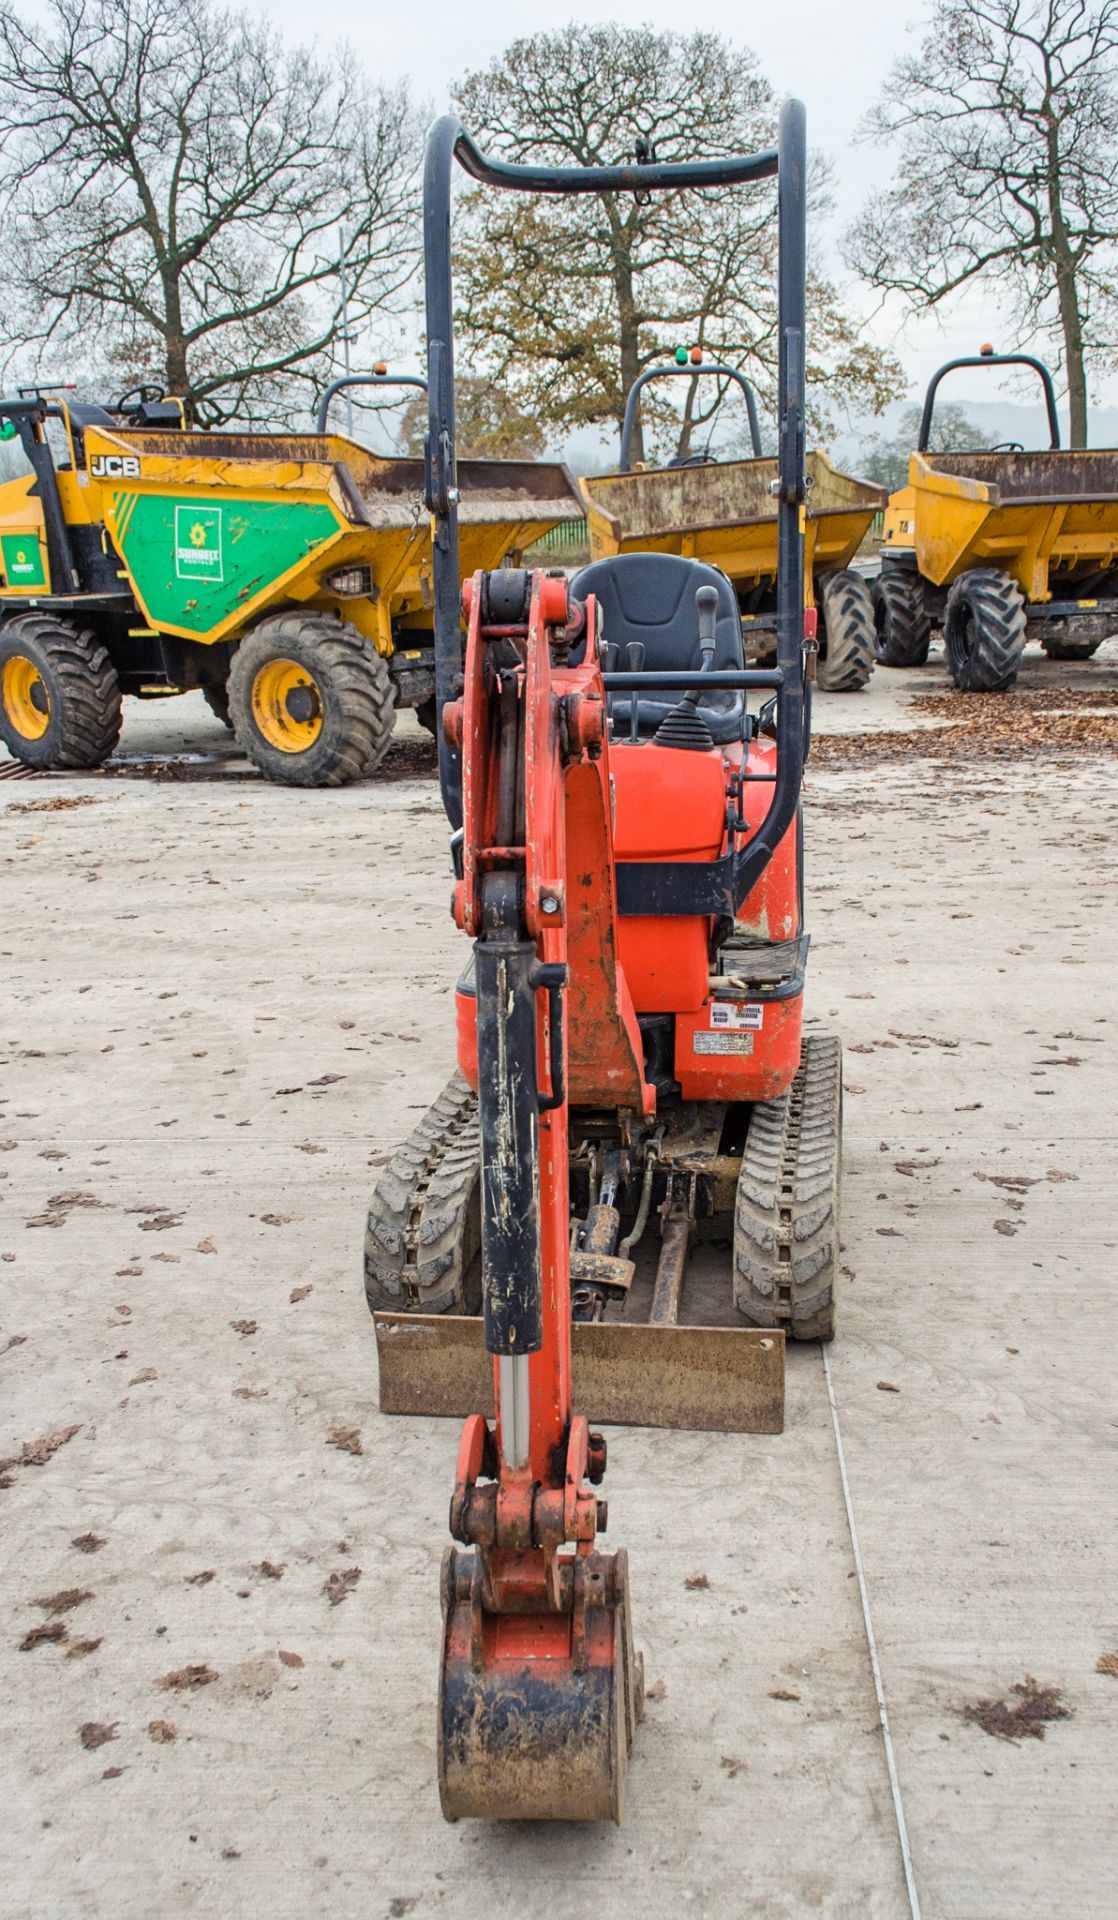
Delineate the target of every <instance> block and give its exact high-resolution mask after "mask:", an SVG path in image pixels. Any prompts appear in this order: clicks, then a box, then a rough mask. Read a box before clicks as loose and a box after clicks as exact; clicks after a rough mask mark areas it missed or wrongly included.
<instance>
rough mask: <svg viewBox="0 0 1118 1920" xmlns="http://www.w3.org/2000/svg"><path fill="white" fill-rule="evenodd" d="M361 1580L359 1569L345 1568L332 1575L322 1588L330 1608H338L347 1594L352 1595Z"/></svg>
mask: <svg viewBox="0 0 1118 1920" xmlns="http://www.w3.org/2000/svg"><path fill="white" fill-rule="evenodd" d="M360 1578H361V1569H360V1567H346V1568H345V1569H344V1570H342V1569H341V1568H339V1569H338V1571H337V1572H336V1573H332V1574H331V1575H330V1578H329V1579H328V1580H327V1581H326V1582H325V1584H324V1586H323V1589H322V1591H323V1593H324V1594H325V1595H326V1598H327V1599H328V1600H329V1602H330V1605H331V1606H332V1607H340V1606H341V1603H342V1601H343V1600H344V1599H345V1597H346V1595H347V1594H348V1593H352V1592H353V1589H354V1587H355V1586H356V1585H357V1582H358V1581H359V1580H360Z"/></svg>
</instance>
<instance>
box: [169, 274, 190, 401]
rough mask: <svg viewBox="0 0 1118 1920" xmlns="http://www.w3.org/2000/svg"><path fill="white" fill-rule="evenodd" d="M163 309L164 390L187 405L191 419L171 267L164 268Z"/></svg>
mask: <svg viewBox="0 0 1118 1920" xmlns="http://www.w3.org/2000/svg"><path fill="white" fill-rule="evenodd" d="M162 279H163V311H164V315H165V325H164V333H163V357H164V364H165V367H166V373H167V392H168V393H171V394H174V395H175V396H176V398H178V399H180V400H182V401H184V402H185V404H186V417H187V419H188V420H189V419H191V418H192V416H193V408H192V406H191V393H190V374H189V372H188V370H187V364H186V340H185V338H184V335H183V324H182V297H181V293H180V289H179V283H178V276H177V275H176V274H175V272H174V271H173V269H171V268H165V269H164V272H163V275H162Z"/></svg>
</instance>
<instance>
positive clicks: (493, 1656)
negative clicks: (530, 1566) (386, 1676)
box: [438, 1547, 644, 1823]
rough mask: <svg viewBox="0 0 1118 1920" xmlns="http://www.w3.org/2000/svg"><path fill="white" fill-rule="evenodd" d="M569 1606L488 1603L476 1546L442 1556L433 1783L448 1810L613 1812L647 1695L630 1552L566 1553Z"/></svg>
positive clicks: (502, 1814)
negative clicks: (496, 1606) (633, 1616)
mask: <svg viewBox="0 0 1118 1920" xmlns="http://www.w3.org/2000/svg"><path fill="white" fill-rule="evenodd" d="M564 1575H565V1578H566V1579H568V1580H570V1581H571V1582H572V1583H573V1585H574V1593H573V1604H572V1606H571V1608H570V1611H563V1612H559V1613H545V1614H541V1613H534V1614H523V1613H519V1614H518V1613H502V1614H496V1613H491V1612H488V1611H487V1609H486V1606H485V1578H484V1565H483V1556H482V1553H481V1551H480V1550H479V1549H473V1550H471V1551H468V1552H465V1553H461V1552H458V1551H457V1550H456V1549H455V1548H453V1547H448V1548H447V1551H446V1553H445V1554H444V1556H443V1568H442V1604H443V1664H442V1674H441V1678H440V1684H439V1728H438V1742H439V1794H440V1797H441V1800H442V1810H443V1813H444V1815H445V1817H446V1818H447V1819H448V1820H462V1819H469V1818H474V1819H482V1820H614V1821H616V1822H618V1823H620V1820H621V1815H622V1808H623V1803H624V1794H625V1777H626V1773H627V1771H628V1763H629V1751H630V1748H631V1746H632V1742H633V1736H634V1733H635V1731H636V1726H637V1722H638V1720H639V1719H640V1717H641V1711H642V1708H643V1704H644V1663H643V1661H642V1660H641V1657H640V1655H639V1654H636V1653H635V1652H634V1648H633V1633H632V1624H631V1620H630V1614H629V1571H628V1556H627V1555H626V1553H625V1552H624V1550H623V1549H622V1550H619V1551H618V1552H616V1553H612V1554H606V1553H594V1554H590V1555H588V1556H586V1557H585V1558H580V1559H570V1560H568V1561H567V1562H566V1564H565V1567H564Z"/></svg>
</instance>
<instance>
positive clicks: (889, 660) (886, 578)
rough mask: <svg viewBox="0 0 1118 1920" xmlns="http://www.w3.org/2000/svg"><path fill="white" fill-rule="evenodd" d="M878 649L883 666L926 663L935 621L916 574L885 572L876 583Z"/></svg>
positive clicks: (875, 632)
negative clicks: (929, 611) (927, 606)
mask: <svg viewBox="0 0 1118 1920" xmlns="http://www.w3.org/2000/svg"><path fill="white" fill-rule="evenodd" d="M873 611H874V652H875V654H876V655H877V659H878V662H879V664H880V665H881V666H883V667H922V666H923V665H924V662H925V660H926V659H927V658H928V645H929V642H930V640H931V633H932V623H931V621H930V620H929V618H928V616H927V613H926V612H925V610H924V586H923V582H922V581H921V580H920V579H919V578H918V577H917V575H916V574H910V573H881V574H879V575H878V577H877V579H876V580H875V581H874V583H873Z"/></svg>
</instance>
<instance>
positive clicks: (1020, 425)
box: [834, 382, 1118, 466]
mask: <svg viewBox="0 0 1118 1920" xmlns="http://www.w3.org/2000/svg"><path fill="white" fill-rule="evenodd" d="M940 391H941V393H942V394H943V397H944V400H945V401H952V402H954V401H955V395H954V393H953V392H952V391H951V390H950V389H949V388H948V386H947V383H946V382H945V383H944V385H943V387H942V388H941V389H940ZM914 404H917V405H919V404H921V402H919V401H917V402H913V401H912V400H895V401H893V402H892V403H891V404H890V405H889V406H888V407H886V409H885V411H884V413H883V414H882V415H881V416H880V418H879V419H877V420H866V421H859V422H857V423H855V424H854V425H852V426H851V427H850V428H849V429H848V430H847V431H846V432H845V433H842V434H840V435H836V438H835V442H834V453H835V456H836V458H837V460H838V463H839V465H840V466H841V465H842V464H843V462H844V461H845V462H847V463H851V462H852V463H853V464H854V465H857V461H858V456H859V454H860V453H861V450H862V448H863V447H864V446H865V444H866V442H867V441H869V440H875V439H882V440H890V439H892V437H893V436H894V434H895V433H896V431H897V425H898V422H899V420H900V418H901V416H902V414H903V413H904V412H905V410H906V409H907V408H910V407H912V406H913V405H914ZM957 404H958V405H959V406H961V407H962V409H963V411H964V412H965V413H966V414H967V416H968V418H969V419H971V420H973V421H974V423H975V425H976V426H977V427H981V428H982V430H983V432H984V433H986V434H988V435H989V437H990V439H991V440H995V441H997V440H1019V441H1020V442H1021V445H1022V446H1023V447H1026V448H1029V449H1031V448H1033V447H1046V446H1047V445H1048V422H1047V418H1046V415H1045V411H1044V407H1043V404H1042V405H1040V406H1022V405H1021V404H1020V403H1019V402H1016V401H1012V400H968V399H960V400H958V402H957ZM1087 420H1088V428H1087V438H1088V442H1089V444H1090V445H1091V446H1092V447H1118V407H1093V408H1091V409H1090V411H1089V413H1088V416H1087ZM1067 424H1068V423H1067V414H1066V413H1065V412H1064V411H1063V409H1061V412H1060V434H1061V438H1062V439H1063V440H1064V441H1065V442H1066V440H1067ZM932 438H933V443H934V439H935V425H934V422H933V426H932Z"/></svg>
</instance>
